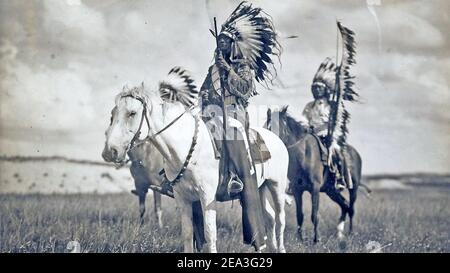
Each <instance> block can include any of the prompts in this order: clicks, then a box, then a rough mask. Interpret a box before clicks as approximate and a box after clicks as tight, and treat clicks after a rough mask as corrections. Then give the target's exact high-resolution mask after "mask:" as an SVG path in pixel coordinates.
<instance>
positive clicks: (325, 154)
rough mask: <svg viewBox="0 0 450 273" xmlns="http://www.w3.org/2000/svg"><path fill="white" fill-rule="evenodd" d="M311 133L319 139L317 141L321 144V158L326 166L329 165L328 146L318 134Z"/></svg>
mask: <svg viewBox="0 0 450 273" xmlns="http://www.w3.org/2000/svg"><path fill="white" fill-rule="evenodd" d="M311 135H312V136H313V137H314V138H315V139H316V140H317V143H318V144H319V150H320V159H321V160H322V163H323V164H324V166H328V148H327V147H326V146H325V144H324V143H323V141H322V139H321V138H320V137H319V136H318V135H316V134H313V133H311Z"/></svg>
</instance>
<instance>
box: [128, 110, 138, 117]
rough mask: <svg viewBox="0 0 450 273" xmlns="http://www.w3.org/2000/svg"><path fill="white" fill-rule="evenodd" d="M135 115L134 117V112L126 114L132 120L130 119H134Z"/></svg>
mask: <svg viewBox="0 0 450 273" xmlns="http://www.w3.org/2000/svg"><path fill="white" fill-rule="evenodd" d="M135 115H136V112H135V111H132V112H130V113H129V114H128V117H130V118H132V117H134V116H135Z"/></svg>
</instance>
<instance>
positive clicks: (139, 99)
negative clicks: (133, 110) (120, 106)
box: [120, 95, 189, 152]
mask: <svg viewBox="0 0 450 273" xmlns="http://www.w3.org/2000/svg"><path fill="white" fill-rule="evenodd" d="M127 97H128V98H133V99H136V100H138V101H140V102H141V103H142V106H143V109H142V115H141V121H140V122H139V128H138V130H137V131H136V133H135V134H134V136H133V138H132V139H131V142H130V144H129V145H128V149H127V152H128V151H130V150H131V149H133V148H134V147H136V146H139V145H141V144H143V143H145V142H147V141H149V140H151V139H154V138H155V137H156V136H158V135H160V134H161V133H162V132H164V131H165V130H167V129H168V128H169V127H170V126H172V125H173V124H174V123H175V122H177V121H178V120H179V119H180V118H181V117H182V116H183V115H184V114H185V113H186V112H187V111H189V108H188V109H186V110H185V111H184V112H183V113H181V114H180V115H179V116H177V117H176V118H175V119H174V120H172V121H171V122H170V123H169V124H167V125H166V126H164V128H162V129H161V130H159V131H158V132H156V133H155V134H153V135H151V136H150V135H147V137H145V138H144V139H143V140H140V141H139V142H138V143H137V144H135V143H136V141H137V140H139V137H140V135H141V130H142V125H143V124H144V119H145V122H146V123H147V128H149V129H150V122H149V119H148V115H147V103H146V102H145V100H144V99H143V98H140V97H136V96H133V95H125V96H122V97H120V98H127Z"/></svg>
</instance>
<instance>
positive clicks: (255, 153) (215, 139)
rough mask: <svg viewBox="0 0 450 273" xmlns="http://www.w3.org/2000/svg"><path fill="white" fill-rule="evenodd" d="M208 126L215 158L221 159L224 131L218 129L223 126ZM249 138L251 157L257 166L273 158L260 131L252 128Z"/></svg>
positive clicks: (211, 124) (210, 124)
mask: <svg viewBox="0 0 450 273" xmlns="http://www.w3.org/2000/svg"><path fill="white" fill-rule="evenodd" d="M206 124H207V127H208V132H209V134H210V137H211V142H212V145H213V148H214V154H215V158H216V159H220V154H221V152H222V141H220V138H221V137H222V136H221V134H222V131H221V130H218V129H217V128H222V127H221V126H222V125H221V123H220V124H218V123H217V122H216V123H211V122H208V123H206ZM248 137H249V139H248V140H249V145H250V155H251V157H252V159H253V162H254V163H255V164H261V163H265V162H266V161H267V160H269V159H270V158H271V157H272V156H271V154H270V151H269V148H267V145H266V143H265V141H264V139H263V138H262V136H261V134H260V133H259V132H258V131H256V130H255V129H252V128H250V129H249V132H248Z"/></svg>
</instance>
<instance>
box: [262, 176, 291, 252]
mask: <svg viewBox="0 0 450 273" xmlns="http://www.w3.org/2000/svg"><path fill="white" fill-rule="evenodd" d="M266 183H268V184H267V185H268V187H269V190H270V192H271V194H272V200H273V205H274V209H275V223H276V226H275V232H276V236H277V244H278V245H277V246H278V252H280V253H285V252H286V249H285V248H284V229H285V227H286V214H285V211H284V204H285V200H286V198H285V197H286V193H285V189H284V188H282V187H280V185H279V184H278V183H277V182H276V181H272V180H268V181H267V182H266ZM283 185H285V184H284V183H283Z"/></svg>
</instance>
